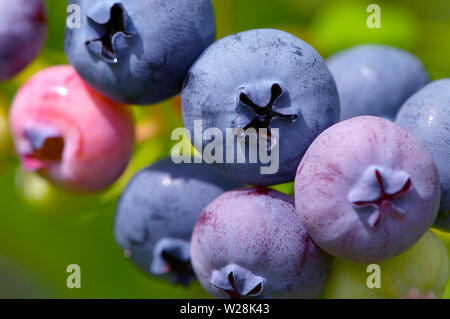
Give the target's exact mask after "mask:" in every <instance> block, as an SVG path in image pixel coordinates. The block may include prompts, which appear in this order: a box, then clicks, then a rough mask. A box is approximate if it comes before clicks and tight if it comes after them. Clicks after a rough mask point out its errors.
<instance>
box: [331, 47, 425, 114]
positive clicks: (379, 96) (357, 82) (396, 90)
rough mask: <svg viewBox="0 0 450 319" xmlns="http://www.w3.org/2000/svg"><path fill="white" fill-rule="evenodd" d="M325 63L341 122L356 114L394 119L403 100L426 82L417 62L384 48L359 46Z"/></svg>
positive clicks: (413, 58)
mask: <svg viewBox="0 0 450 319" xmlns="http://www.w3.org/2000/svg"><path fill="white" fill-rule="evenodd" d="M327 62H328V67H329V68H330V71H331V73H332V74H333V77H334V79H335V80H336V85H337V88H338V91H339V95H340V98H341V120H346V119H349V118H352V117H356V116H360V115H375V116H381V117H384V118H387V119H389V120H394V119H395V115H396V114H397V112H398V110H399V109H400V107H401V106H402V104H403V103H404V102H405V101H406V99H408V98H409V97H410V96H411V95H412V94H414V93H415V92H416V91H418V90H419V89H421V88H422V87H423V86H424V85H426V84H427V83H428V82H429V77H428V74H427V71H426V70H425V68H424V66H423V64H422V62H420V61H419V59H417V58H416V57H415V56H414V55H412V54H411V53H409V52H407V51H404V50H400V49H397V48H393V47H389V46H384V45H375V44H371V45H359V46H356V47H353V48H350V49H348V50H344V51H342V52H338V53H336V54H335V55H333V56H332V57H330V58H329V59H328V60H327Z"/></svg>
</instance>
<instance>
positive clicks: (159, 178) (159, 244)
mask: <svg viewBox="0 0 450 319" xmlns="http://www.w3.org/2000/svg"><path fill="white" fill-rule="evenodd" d="M239 186H240V185H238V184H237V183H235V182H231V181H229V180H227V179H226V178H223V177H222V176H220V175H219V174H218V173H217V172H216V171H215V170H213V169H212V168H210V167H209V166H208V165H206V164H178V165H177V164H174V163H173V162H172V160H171V159H170V158H168V159H165V160H162V161H160V162H157V163H155V164H153V165H151V166H149V167H148V168H146V169H144V170H143V171H141V172H139V173H138V174H137V175H136V176H135V177H134V178H133V179H132V181H131V182H130V184H129V185H128V187H127V188H126V189H125V191H124V193H123V195H122V197H121V199H120V202H119V204H118V207H117V213H116V221H115V237H116V241H117V243H118V244H119V246H120V247H121V248H122V249H123V250H124V252H125V255H126V256H129V257H130V258H131V260H132V261H133V262H134V263H135V264H136V265H137V266H138V267H140V268H141V269H143V270H144V271H146V272H147V273H149V274H151V275H155V276H165V277H167V276H169V277H170V278H171V279H172V281H173V282H174V283H182V284H188V283H189V282H190V281H191V280H192V279H193V273H192V270H191V266H190V254H189V247H190V239H191V233H192V229H193V228H194V224H195V222H196V221H197V218H198V217H199V216H200V214H201V212H202V211H203V209H204V208H205V206H206V205H208V204H209V203H210V202H211V201H212V200H213V199H215V198H216V197H217V196H219V195H220V194H222V193H223V192H225V191H227V190H230V189H232V188H235V187H239Z"/></svg>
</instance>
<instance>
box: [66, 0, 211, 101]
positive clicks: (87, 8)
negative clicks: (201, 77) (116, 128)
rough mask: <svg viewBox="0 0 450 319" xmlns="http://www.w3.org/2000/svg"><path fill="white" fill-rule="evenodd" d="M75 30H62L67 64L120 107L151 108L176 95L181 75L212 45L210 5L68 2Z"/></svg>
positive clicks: (173, 0) (144, 0)
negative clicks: (76, 15)
mask: <svg viewBox="0 0 450 319" xmlns="http://www.w3.org/2000/svg"><path fill="white" fill-rule="evenodd" d="M69 4H77V5H79V6H80V8H81V16H82V19H81V28H69V27H67V28H66V39H65V51H66V55H67V58H68V59H69V62H70V63H71V64H72V65H73V66H74V67H75V68H76V69H77V71H78V73H79V74H80V75H81V76H82V77H83V78H84V79H85V81H86V82H88V83H89V84H90V85H91V86H93V87H94V88H95V89H97V90H98V91H99V92H100V93H102V94H103V95H105V96H107V97H109V98H111V99H113V100H116V101H118V102H122V103H133V104H141V105H145V104H153V103H157V102H160V101H162V100H164V99H167V98H169V97H171V96H174V95H176V94H178V93H180V91H181V86H182V83H183V79H184V77H185V76H186V73H187V71H188V70H189V68H190V66H191V65H192V64H193V63H194V61H195V60H196V59H197V58H198V56H199V55H200V54H201V53H202V52H203V50H204V49H205V48H206V47H207V46H209V45H210V44H211V43H212V42H213V41H214V40H215V18H214V10H213V7H212V4H211V1H210V0H102V1H98V0H70V1H69Z"/></svg>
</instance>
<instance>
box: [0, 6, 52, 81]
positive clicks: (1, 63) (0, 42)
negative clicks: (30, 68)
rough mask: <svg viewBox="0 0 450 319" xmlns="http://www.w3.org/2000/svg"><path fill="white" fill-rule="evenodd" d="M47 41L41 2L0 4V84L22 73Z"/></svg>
mask: <svg viewBox="0 0 450 319" xmlns="http://www.w3.org/2000/svg"><path fill="white" fill-rule="evenodd" d="M46 37H47V12H46V7H45V3H44V2H43V1H42V0H14V1H1V2H0V48H1V50H0V82H2V81H6V80H8V79H9V78H10V77H12V76H14V75H16V74H17V73H19V72H20V71H22V70H23V69H24V68H25V67H26V66H27V65H28V64H29V63H30V62H31V61H33V60H34V59H35V58H36V56H37V55H38V54H39V52H40V51H41V49H42V47H43V46H44V43H45V40H46Z"/></svg>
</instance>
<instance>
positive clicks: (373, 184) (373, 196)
mask: <svg viewBox="0 0 450 319" xmlns="http://www.w3.org/2000/svg"><path fill="white" fill-rule="evenodd" d="M412 188H413V183H412V180H411V177H410V176H409V174H408V173H406V172H404V171H394V170H391V169H388V168H384V167H378V166H370V167H369V168H367V169H366V171H365V172H364V174H363V176H362V177H361V179H360V180H359V181H358V182H357V183H356V184H355V186H354V187H353V189H352V190H351V191H350V193H349V196H348V199H349V201H350V202H351V203H352V205H353V206H354V207H355V208H364V207H373V208H374V212H373V213H372V214H371V215H370V217H369V219H368V223H369V226H370V227H371V228H374V227H376V226H377V225H378V224H379V222H380V220H381V218H382V217H383V216H384V215H385V214H387V213H389V212H393V213H394V214H395V215H396V216H397V217H404V216H405V215H406V212H405V211H404V210H403V209H402V208H401V207H400V206H399V205H397V204H395V203H394V201H395V200H396V199H398V198H400V197H401V196H403V195H405V194H406V193H407V192H409V191H410V190H411V189H412Z"/></svg>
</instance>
